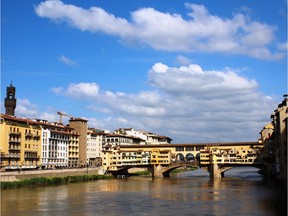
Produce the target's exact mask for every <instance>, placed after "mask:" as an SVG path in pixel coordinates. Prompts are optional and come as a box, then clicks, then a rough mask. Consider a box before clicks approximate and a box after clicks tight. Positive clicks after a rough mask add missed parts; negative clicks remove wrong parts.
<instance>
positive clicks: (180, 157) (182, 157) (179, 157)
mask: <svg viewBox="0 0 288 216" xmlns="http://www.w3.org/2000/svg"><path fill="white" fill-rule="evenodd" d="M176 160H177V161H184V160H185V157H184V155H183V154H182V153H178V154H177V155H176Z"/></svg>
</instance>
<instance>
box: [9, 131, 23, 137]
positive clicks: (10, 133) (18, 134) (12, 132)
mask: <svg viewBox="0 0 288 216" xmlns="http://www.w3.org/2000/svg"><path fill="white" fill-rule="evenodd" d="M9 135H15V136H21V132H19V131H18V132H16V131H10V132H9Z"/></svg>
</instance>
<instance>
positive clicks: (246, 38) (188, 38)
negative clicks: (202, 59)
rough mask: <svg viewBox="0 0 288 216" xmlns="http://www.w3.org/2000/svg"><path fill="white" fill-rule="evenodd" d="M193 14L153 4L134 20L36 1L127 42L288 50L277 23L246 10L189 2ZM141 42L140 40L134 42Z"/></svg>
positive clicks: (44, 10) (42, 9) (46, 12)
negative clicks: (220, 11) (219, 11)
mask: <svg viewBox="0 0 288 216" xmlns="http://www.w3.org/2000/svg"><path fill="white" fill-rule="evenodd" d="M185 5H186V7H187V10H188V11H189V13H188V18H187V19H184V18H183V17H182V16H181V15H180V14H171V13H163V12H160V11H157V10H155V9H153V8H141V9H139V10H137V11H133V12H131V20H127V19H125V18H120V17H116V16H115V15H113V14H109V13H108V12H106V11H105V10H104V9H102V8H99V7H91V8H89V9H83V8H81V7H77V6H74V5H70V4H64V3H63V2H62V1H59V0H47V1H45V2H42V3H40V4H39V5H38V6H36V7H35V11H36V13H37V14H38V16H40V17H43V18H48V19H51V20H55V21H62V22H66V23H68V24H69V25H71V26H73V27H75V28H78V29H80V30H81V31H90V32H103V33H106V34H108V35H115V36H118V37H120V38H121V39H122V41H124V42H125V41H126V42H131V41H134V42H138V43H142V44H146V45H149V46H151V47H153V48H154V49H157V50H165V51H188V52H194V51H197V52H198V51H200V52H209V53H210V52H223V53H229V54H243V55H248V56H250V57H253V58H258V59H280V58H283V57H284V56H285V52H283V51H277V49H276V48H277V47H275V50H274V49H272V48H271V47H273V46H276V45H275V44H274V40H275V32H276V30H277V29H276V27H275V26H271V25H268V24H265V23H260V22H257V21H253V20H252V19H251V17H249V16H248V15H246V14H243V13H240V12H238V13H235V14H234V15H233V16H232V18H230V19H229V18H224V17H220V16H216V15H212V14H210V13H209V11H208V10H207V9H206V8H205V7H204V6H203V5H197V4H191V3H187V4H185ZM134 44H135V43H134Z"/></svg>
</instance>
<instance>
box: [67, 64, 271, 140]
mask: <svg viewBox="0 0 288 216" xmlns="http://www.w3.org/2000/svg"><path fill="white" fill-rule="evenodd" d="M235 71H237V69H235V70H232V69H225V70H215V71H206V70H204V69H202V68H201V66H199V65H196V64H191V65H189V66H180V67H178V68H176V67H169V66H168V65H165V64H163V63H161V62H158V63H156V64H155V65H154V66H152V67H151V69H150V70H149V71H148V80H149V82H148V83H149V84H150V85H151V87H153V88H154V90H150V91H142V92H139V93H137V94H129V93H123V92H115V93H114V92H111V91H100V90H99V86H98V85H97V84H95V83H80V84H72V85H69V86H68V87H67V89H66V90H64V92H70V94H69V96H70V97H72V96H74V97H75V98H77V99H79V98H82V99H83V98H86V99H87V92H85V91H78V92H76V93H75V92H74V91H71V89H76V87H77V89H78V88H80V89H83V86H95V87H96V86H97V88H96V89H97V91H96V90H95V94H93V101H91V100H90V105H89V107H88V110H89V111H90V113H88V114H87V115H90V116H91V115H93V114H92V113H91V112H94V111H95V112H96V113H99V112H101V113H103V114H104V115H108V116H109V117H108V118H104V119H103V121H102V120H98V122H97V121H94V120H95V119H94V120H93V118H89V117H85V118H86V119H88V120H89V122H90V120H91V121H93V122H94V123H93V124H95V125H96V126H98V127H100V126H101V128H102V129H109V130H113V128H114V129H116V128H118V127H133V128H137V129H143V130H148V131H152V132H155V133H159V134H163V135H167V136H170V137H171V138H173V140H174V141H175V142H178V143H179V142H207V141H210V142H217V141H247V140H248V141H256V140H257V138H258V134H259V132H260V130H261V129H262V128H263V126H264V125H265V124H266V123H267V122H269V117H270V114H271V113H272V111H273V110H274V109H275V107H276V104H275V102H274V101H273V100H271V97H269V96H265V95H263V94H261V92H259V90H258V84H257V82H256V81H255V80H251V79H247V78H245V77H243V76H240V75H239V74H238V73H237V72H235ZM81 86H82V87H81ZM88 89H90V88H88ZM96 92H97V94H96ZM72 93H73V94H72ZM89 94H91V92H89ZM65 95H67V94H65Z"/></svg>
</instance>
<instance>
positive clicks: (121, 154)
mask: <svg viewBox="0 0 288 216" xmlns="http://www.w3.org/2000/svg"><path fill="white" fill-rule="evenodd" d="M262 148H263V144H261V143H258V142H235V143H203V144H169V145H168V144H165V145H130V146H127V145H125V146H124V145H123V146H114V147H112V148H109V149H106V151H104V154H105V156H104V160H103V168H104V169H105V170H107V173H108V172H109V173H112V174H113V175H115V176H117V175H127V174H128V169H130V168H132V167H142V168H146V169H147V170H148V171H149V172H150V173H152V176H153V177H168V176H169V174H170V172H171V171H172V170H174V169H177V168H179V167H184V166H189V165H190V166H192V165H194V166H196V167H200V168H201V169H203V170H206V171H208V172H209V173H210V177H211V178H214V177H223V176H224V172H225V171H227V170H229V169H231V168H233V167H236V166H254V167H258V168H261V165H262V161H261V152H262V151H261V150H262ZM195 162H197V164H195Z"/></svg>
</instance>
